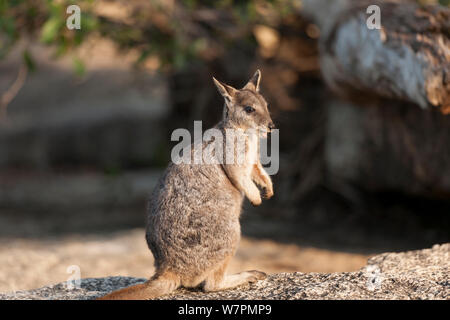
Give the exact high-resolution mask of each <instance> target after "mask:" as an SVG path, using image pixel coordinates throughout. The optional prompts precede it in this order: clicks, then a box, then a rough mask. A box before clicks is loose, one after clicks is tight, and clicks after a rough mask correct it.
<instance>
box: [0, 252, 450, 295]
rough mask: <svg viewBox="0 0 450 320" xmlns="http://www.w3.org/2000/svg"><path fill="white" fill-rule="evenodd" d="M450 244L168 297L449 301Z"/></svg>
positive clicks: (54, 288)
mask: <svg viewBox="0 0 450 320" xmlns="http://www.w3.org/2000/svg"><path fill="white" fill-rule="evenodd" d="M449 252H450V243H447V244H442V245H435V246H433V248H431V249H423V250H416V251H409V252H402V253H384V254H381V255H377V256H375V257H373V258H371V259H369V261H368V263H367V265H366V266H365V267H364V268H362V269H361V270H359V271H355V272H342V273H301V272H295V273H280V274H273V275H270V276H269V277H268V278H267V279H266V280H263V281H258V282H257V283H254V284H250V285H245V286H242V287H239V288H236V289H233V290H227V291H220V292H214V293H204V292H201V291H199V290H187V289H180V290H177V291H176V292H174V293H173V294H170V295H167V296H163V297H161V298H162V299H449V298H450V283H449V275H450V256H449ZM144 281H145V279H138V278H130V277H106V278H98V279H83V280H82V281H81V288H80V289H69V287H68V284H67V283H59V284H57V285H50V286H46V287H43V288H40V289H35V290H30V291H19V292H15V293H6V294H0V299H62V300H69V299H93V298H96V297H99V296H102V295H104V294H106V293H108V292H111V291H113V290H117V289H119V288H123V287H126V286H129V285H133V284H136V283H142V282H144Z"/></svg>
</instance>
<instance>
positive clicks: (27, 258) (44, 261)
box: [0, 229, 369, 292]
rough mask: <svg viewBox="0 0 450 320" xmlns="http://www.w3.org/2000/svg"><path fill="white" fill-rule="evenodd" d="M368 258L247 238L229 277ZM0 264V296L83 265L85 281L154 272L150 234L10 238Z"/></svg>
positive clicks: (327, 268) (345, 265) (324, 267)
mask: <svg viewBox="0 0 450 320" xmlns="http://www.w3.org/2000/svg"><path fill="white" fill-rule="evenodd" d="M368 257H369V256H368V255H364V254H354V253H345V252H339V251H329V250H324V249H318V248H313V247H301V246H299V245H296V244H283V243H278V242H275V241H272V240H265V239H254V238H248V237H244V238H243V239H242V241H241V245H240V248H239V250H238V252H237V254H236V257H235V258H234V259H233V260H232V262H231V264H230V267H229V272H230V273H233V272H239V271H243V270H247V269H258V270H261V271H265V272H266V273H278V272H288V271H301V272H339V271H352V270H357V269H359V268H361V267H362V266H364V265H365V263H366V261H367V258H368ZM0 265H1V269H0V292H9V291H15V290H25V289H32V288H37V287H41V286H44V285H47V284H51V283H58V282H61V281H66V280H68V279H69V277H70V276H72V274H73V273H72V272H74V271H73V270H76V269H77V268H76V267H75V268H73V269H71V268H70V266H78V267H79V270H80V272H81V277H82V278H89V277H104V276H116V275H122V276H135V277H144V278H145V277H149V276H150V275H152V273H153V271H154V268H153V257H152V255H151V253H150V251H149V250H148V248H147V245H146V242H145V239H144V229H132V230H128V231H120V232H113V233H109V234H103V235H101V236H94V235H88V236H62V237H56V238H53V239H45V240H36V239H10V240H7V241H4V242H3V244H2V245H1V246H0ZM68 268H69V269H68ZM71 270H72V271H71Z"/></svg>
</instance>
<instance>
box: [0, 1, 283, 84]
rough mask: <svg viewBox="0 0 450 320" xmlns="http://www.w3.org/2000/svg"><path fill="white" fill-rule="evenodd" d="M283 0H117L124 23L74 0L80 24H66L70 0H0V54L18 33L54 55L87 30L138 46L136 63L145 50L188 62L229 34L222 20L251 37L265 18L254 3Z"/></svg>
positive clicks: (278, 9) (279, 8)
mask: <svg viewBox="0 0 450 320" xmlns="http://www.w3.org/2000/svg"><path fill="white" fill-rule="evenodd" d="M289 2H290V1H288V0H271V1H264V0H260V1H238V0H218V1H214V2H211V1H205V0H184V1H175V3H174V6H175V7H176V10H174V8H173V7H172V8H171V9H170V8H169V7H168V5H167V3H166V2H164V0H152V1H149V2H148V3H146V5H147V7H146V9H145V10H139V9H136V8H139V7H138V6H136V4H135V3H133V2H127V3H125V4H124V3H123V2H122V5H126V6H128V7H130V8H131V9H132V10H131V11H133V10H134V11H133V12H134V13H133V15H132V16H131V20H132V23H128V22H123V21H120V20H117V19H111V18H110V17H108V16H102V15H101V14H99V13H98V11H96V10H95V8H94V6H93V4H94V1H92V0H79V1H76V4H77V5H78V6H79V7H80V8H81V29H80V30H68V28H67V27H66V19H67V17H68V14H67V13H66V8H67V7H68V6H69V5H71V4H73V3H74V2H73V1H69V0H45V1H43V0H0V41H1V43H0V58H2V57H4V56H5V55H6V53H7V52H8V50H9V49H10V48H11V46H12V45H13V44H14V43H15V42H16V41H17V40H18V39H19V36H20V35H23V34H28V35H29V36H32V37H35V38H38V39H39V40H40V41H41V42H42V43H44V44H47V45H52V46H54V47H55V48H56V51H55V56H60V55H62V54H65V53H67V52H69V51H70V50H72V49H73V48H74V47H76V46H79V45H80V44H82V43H83V41H84V40H85V39H86V37H87V36H89V35H90V34H92V33H97V34H100V35H101V36H103V37H107V38H110V39H112V40H113V41H114V42H115V43H117V45H118V46H119V47H120V48H122V49H125V50H126V49H138V50H139V51H140V52H141V55H140V57H139V59H138V61H137V62H138V63H142V62H144V61H145V60H146V59H147V58H148V57H149V56H157V57H158V58H159V61H160V65H161V66H162V68H169V69H170V68H175V69H181V68H183V67H184V66H186V64H187V63H188V62H191V61H193V60H196V59H199V58H201V57H203V56H204V55H205V54H210V53H211V52H212V51H211V50H210V48H211V47H212V46H213V47H214V46H215V47H216V48H217V47H220V46H223V43H228V42H229V41H227V37H235V35H233V34H229V32H228V31H226V30H225V31H224V30H223V28H222V26H223V23H225V24H228V25H230V26H232V27H233V28H235V29H232V32H235V31H236V29H239V30H240V31H238V32H239V34H240V38H244V39H245V38H252V33H251V26H252V24H254V23H264V19H265V17H264V16H263V15H262V14H261V13H260V11H258V9H257V6H258V5H263V6H265V7H268V8H270V10H272V11H273V12H275V13H277V14H279V15H280V16H281V15H283V14H286V13H287V12H289V7H290V6H289ZM102 5H108V4H107V3H106V4H105V3H103V4H102ZM134 6H136V8H135V7H134ZM148 6H151V8H148ZM168 8H169V9H168ZM201 10H209V11H214V12H216V13H218V17H220V18H224V19H225V22H221V21H219V23H218V24H217V25H216V24H215V23H214V21H203V20H202V18H201V17H200V18H199V16H198V15H197V12H198V11H201ZM180 12H181V13H182V14H179V13H180ZM161 21H162V22H161ZM230 29H231V28H230ZM227 32H228V33H227ZM233 39H234V38H233ZM27 55H28V56H29V54H27ZM29 61H31V58H30V60H29ZM73 64H74V70H75V72H76V73H77V74H79V75H81V74H82V73H84V65H83V64H82V62H81V61H80V60H79V59H74V62H73ZM30 65H31V64H30Z"/></svg>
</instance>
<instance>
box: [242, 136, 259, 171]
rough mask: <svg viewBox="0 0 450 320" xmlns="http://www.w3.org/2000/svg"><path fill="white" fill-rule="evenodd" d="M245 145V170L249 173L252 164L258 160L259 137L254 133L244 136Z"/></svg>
mask: <svg viewBox="0 0 450 320" xmlns="http://www.w3.org/2000/svg"><path fill="white" fill-rule="evenodd" d="M245 142H246V146H245V163H244V166H245V172H246V174H247V175H251V172H252V170H253V166H254V165H255V164H256V163H258V161H259V138H258V136H257V135H256V134H250V135H248V136H246V141H245Z"/></svg>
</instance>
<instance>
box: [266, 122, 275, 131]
mask: <svg viewBox="0 0 450 320" xmlns="http://www.w3.org/2000/svg"><path fill="white" fill-rule="evenodd" d="M268 127H269V129H270V131H272V130H273V129H275V128H276V127H275V125H274V124H273V122H270V123H269V125H268Z"/></svg>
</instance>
